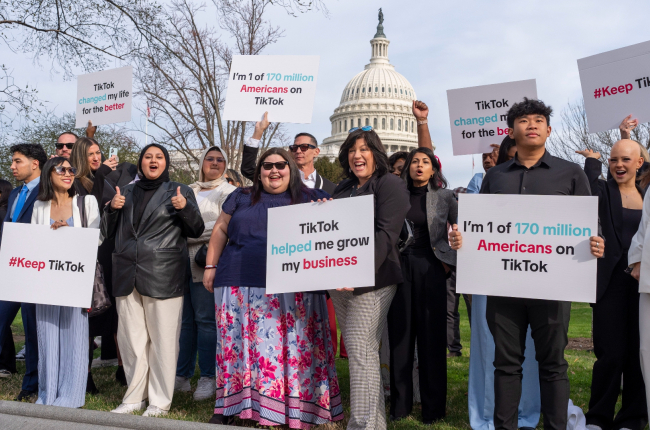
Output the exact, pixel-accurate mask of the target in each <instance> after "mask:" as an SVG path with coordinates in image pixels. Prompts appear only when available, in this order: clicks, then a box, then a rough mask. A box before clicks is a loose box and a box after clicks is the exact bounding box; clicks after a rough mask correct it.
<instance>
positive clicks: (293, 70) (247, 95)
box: [223, 55, 320, 124]
mask: <svg viewBox="0 0 650 430" xmlns="http://www.w3.org/2000/svg"><path fill="white" fill-rule="evenodd" d="M319 61H320V57H318V56H317V55H235V56H234V57H233V58H232V65H231V66H230V77H229V79H228V92H227V93H226V106H225V108H224V113H223V119H225V120H232V121H259V120H260V119H261V118H262V116H263V115H264V112H267V111H268V113H269V120H270V121H273V122H293V123H303V124H307V123H310V122H311V115H312V111H313V109H314V99H315V98H316V78H317V77H318V63H319Z"/></svg>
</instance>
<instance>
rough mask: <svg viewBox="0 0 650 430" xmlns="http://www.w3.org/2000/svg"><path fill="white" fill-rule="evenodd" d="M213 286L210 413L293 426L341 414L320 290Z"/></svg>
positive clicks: (339, 397)
mask: <svg viewBox="0 0 650 430" xmlns="http://www.w3.org/2000/svg"><path fill="white" fill-rule="evenodd" d="M215 293H216V294H215V295H217V296H219V297H216V303H217V306H216V313H217V331H218V339H217V360H216V367H217V368H216V372H217V400H216V403H215V408H214V413H215V414H222V415H226V416H232V415H238V416H239V418H242V419H252V420H255V421H258V422H259V423H260V424H261V425H267V426H274V425H284V424H289V427H290V428H296V429H308V428H310V427H311V426H313V425H318V424H324V423H327V422H329V421H338V420H341V419H343V407H342V405H341V394H340V392H339V384H338V379H337V377H336V368H335V365H334V347H333V345H332V340H331V338H330V331H329V320H328V316H327V303H326V298H325V295H324V294H314V293H295V294H271V295H267V294H266V290H265V289H264V288H253V287H221V288H219V289H216V288H215Z"/></svg>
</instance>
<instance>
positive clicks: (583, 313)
mask: <svg viewBox="0 0 650 430" xmlns="http://www.w3.org/2000/svg"><path fill="white" fill-rule="evenodd" d="M460 302H461V303H460V307H461V310H460V312H461V338H462V343H463V356H462V357H457V358H451V359H448V360H447V365H448V367H447V373H448V391H447V418H446V419H445V420H443V421H441V422H438V423H435V424H433V425H431V426H426V425H424V424H422V422H421V421H420V420H421V418H422V414H421V409H420V406H419V405H416V407H415V409H414V412H413V415H412V416H410V417H409V418H407V419H405V420H401V421H399V422H389V424H388V428H389V429H393V430H406V429H409V430H410V429H424V428H427V429H449V428H457V429H469V428H470V427H469V420H468V413H467V380H468V373H469V372H468V367H469V349H470V342H469V341H470V328H469V321H468V319H467V312H466V309H465V303H464V301H463V300H461V301H460ZM12 330H13V331H14V334H15V335H22V334H23V333H22V321H21V320H20V313H19V314H18V317H17V318H16V321H15V322H14V325H12ZM590 336H591V308H590V307H589V305H587V304H582V303H575V304H573V306H572V310H571V325H570V327H569V337H571V338H576V337H581V338H589V337H590ZM22 343H23V342H20V343H18V342H17V343H16V350H18V349H19V348H20V347H21V346H22ZM95 353H96V356H97V354H98V351H96V352H95ZM565 355H566V359H567V361H568V362H569V379H570V381H571V399H572V400H573V403H574V404H575V405H577V406H580V407H581V408H582V409H583V410H586V408H587V405H588V402H589V394H590V385H591V369H592V366H593V364H594V361H595V357H594V354H593V352H588V351H576V350H567V351H566V354H565ZM115 370H116V367H107V368H101V369H93V378H94V380H95V383H96V384H97V388H98V389H99V391H100V394H99V395H97V396H91V395H86V405H85V406H84V408H85V409H94V410H102V411H109V410H111V409H113V408H115V407H116V406H117V405H119V404H120V401H121V399H122V396H123V395H124V392H125V388H122V387H120V386H119V385H118V384H117V383H116V382H115V379H114V374H115ZM336 370H337V372H338V376H339V380H340V385H341V390H342V394H343V404H344V407H345V415H346V417H347V416H348V415H349V401H350V399H349V383H350V382H349V381H350V380H349V374H348V365H347V361H346V360H341V359H338V360H337V361H336ZM18 371H19V374H18V375H14V376H13V377H11V378H8V379H1V380H0V400H12V399H14V398H15V397H16V396H17V395H18V392H19V391H20V385H21V382H22V375H21V374H20V373H21V372H22V373H24V372H25V367H24V364H23V363H18ZM198 378H199V375H198V366H197V373H196V374H195V376H194V378H193V379H192V386H193V387H196V382H197V380H198ZM213 402H214V400H213V399H211V400H205V401H202V402H194V401H193V400H192V395H191V394H189V393H176V394H175V395H174V401H173V403H172V409H171V412H170V414H169V415H168V418H171V419H177V420H185V421H200V422H206V421H207V420H208V419H210V417H211V416H212V411H213V406H214V403H213ZM618 408H620V401H619V405H617V410H618ZM237 424H238V425H242V426H246V427H254V425H253V424H252V423H250V422H247V421H239V420H238V421H237ZM541 427H542V425H541V424H540V425H539V426H538V428H541ZM320 428H327V429H344V428H345V421H344V422H343V423H338V424H335V425H329V426H321V427H320Z"/></svg>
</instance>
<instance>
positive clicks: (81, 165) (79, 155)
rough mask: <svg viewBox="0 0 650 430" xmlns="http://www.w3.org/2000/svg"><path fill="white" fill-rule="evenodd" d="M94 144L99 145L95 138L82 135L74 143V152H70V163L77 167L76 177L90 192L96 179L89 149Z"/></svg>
mask: <svg viewBox="0 0 650 430" xmlns="http://www.w3.org/2000/svg"><path fill="white" fill-rule="evenodd" d="M93 145H97V146H99V144H98V143H97V141H96V140H95V139H91V138H90V137H80V138H79V139H77V141H76V142H75V143H74V146H73V147H72V152H71V153H70V164H72V165H73V166H74V167H76V168H77V175H76V176H75V178H76V179H79V182H81V185H83V187H84V188H85V189H86V191H88V192H91V191H92V189H93V182H94V179H95V175H93V171H92V170H91V169H90V163H89V162H88V150H89V149H90V147H91V146H93Z"/></svg>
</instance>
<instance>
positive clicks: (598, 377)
mask: <svg viewBox="0 0 650 430" xmlns="http://www.w3.org/2000/svg"><path fill="white" fill-rule="evenodd" d="M576 152H577V153H579V154H581V155H583V156H584V157H585V158H586V160H585V173H586V174H587V177H588V178H589V184H590V186H591V195H593V196H598V216H599V219H600V224H601V226H602V229H603V235H604V236H605V241H606V243H607V251H606V252H605V255H604V257H603V258H600V259H598V263H597V264H598V284H597V298H596V303H595V304H594V305H593V324H594V326H593V327H594V328H593V330H594V352H595V354H596V363H595V364H594V368H593V376H592V380H591V399H590V400H589V411H588V412H587V413H586V415H585V416H586V418H587V428H588V429H589V430H601V429H603V430H604V429H610V428H611V429H623V428H627V429H631V430H643V428H644V427H645V425H646V423H647V422H648V412H647V407H646V392H645V385H644V383H643V376H642V373H641V363H640V360H639V283H638V281H637V280H636V279H634V278H633V277H632V275H631V268H628V250H629V249H630V245H631V243H632V238H633V237H634V235H635V234H636V232H637V229H638V228H639V223H640V221H641V213H642V209H643V191H642V190H641V188H640V187H639V186H638V185H637V184H636V181H635V180H636V173H637V170H638V169H639V168H640V167H641V166H642V165H643V161H644V160H643V158H642V157H641V150H640V147H639V144H638V143H637V142H635V141H633V140H629V139H623V140H619V141H618V142H616V143H615V144H614V146H613V147H612V150H611V153H610V158H609V160H607V161H608V166H609V173H610V174H609V178H608V179H607V180H606V181H605V180H602V179H599V177H600V176H601V173H602V163H601V162H600V161H599V159H600V154H599V153H597V152H594V151H591V150H589V149H587V150H584V151H576ZM621 375H622V376H623V399H622V407H621V409H620V411H619V412H618V414H616V416H614V412H615V407H616V400H617V399H618V395H619V393H620V389H621Z"/></svg>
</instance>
